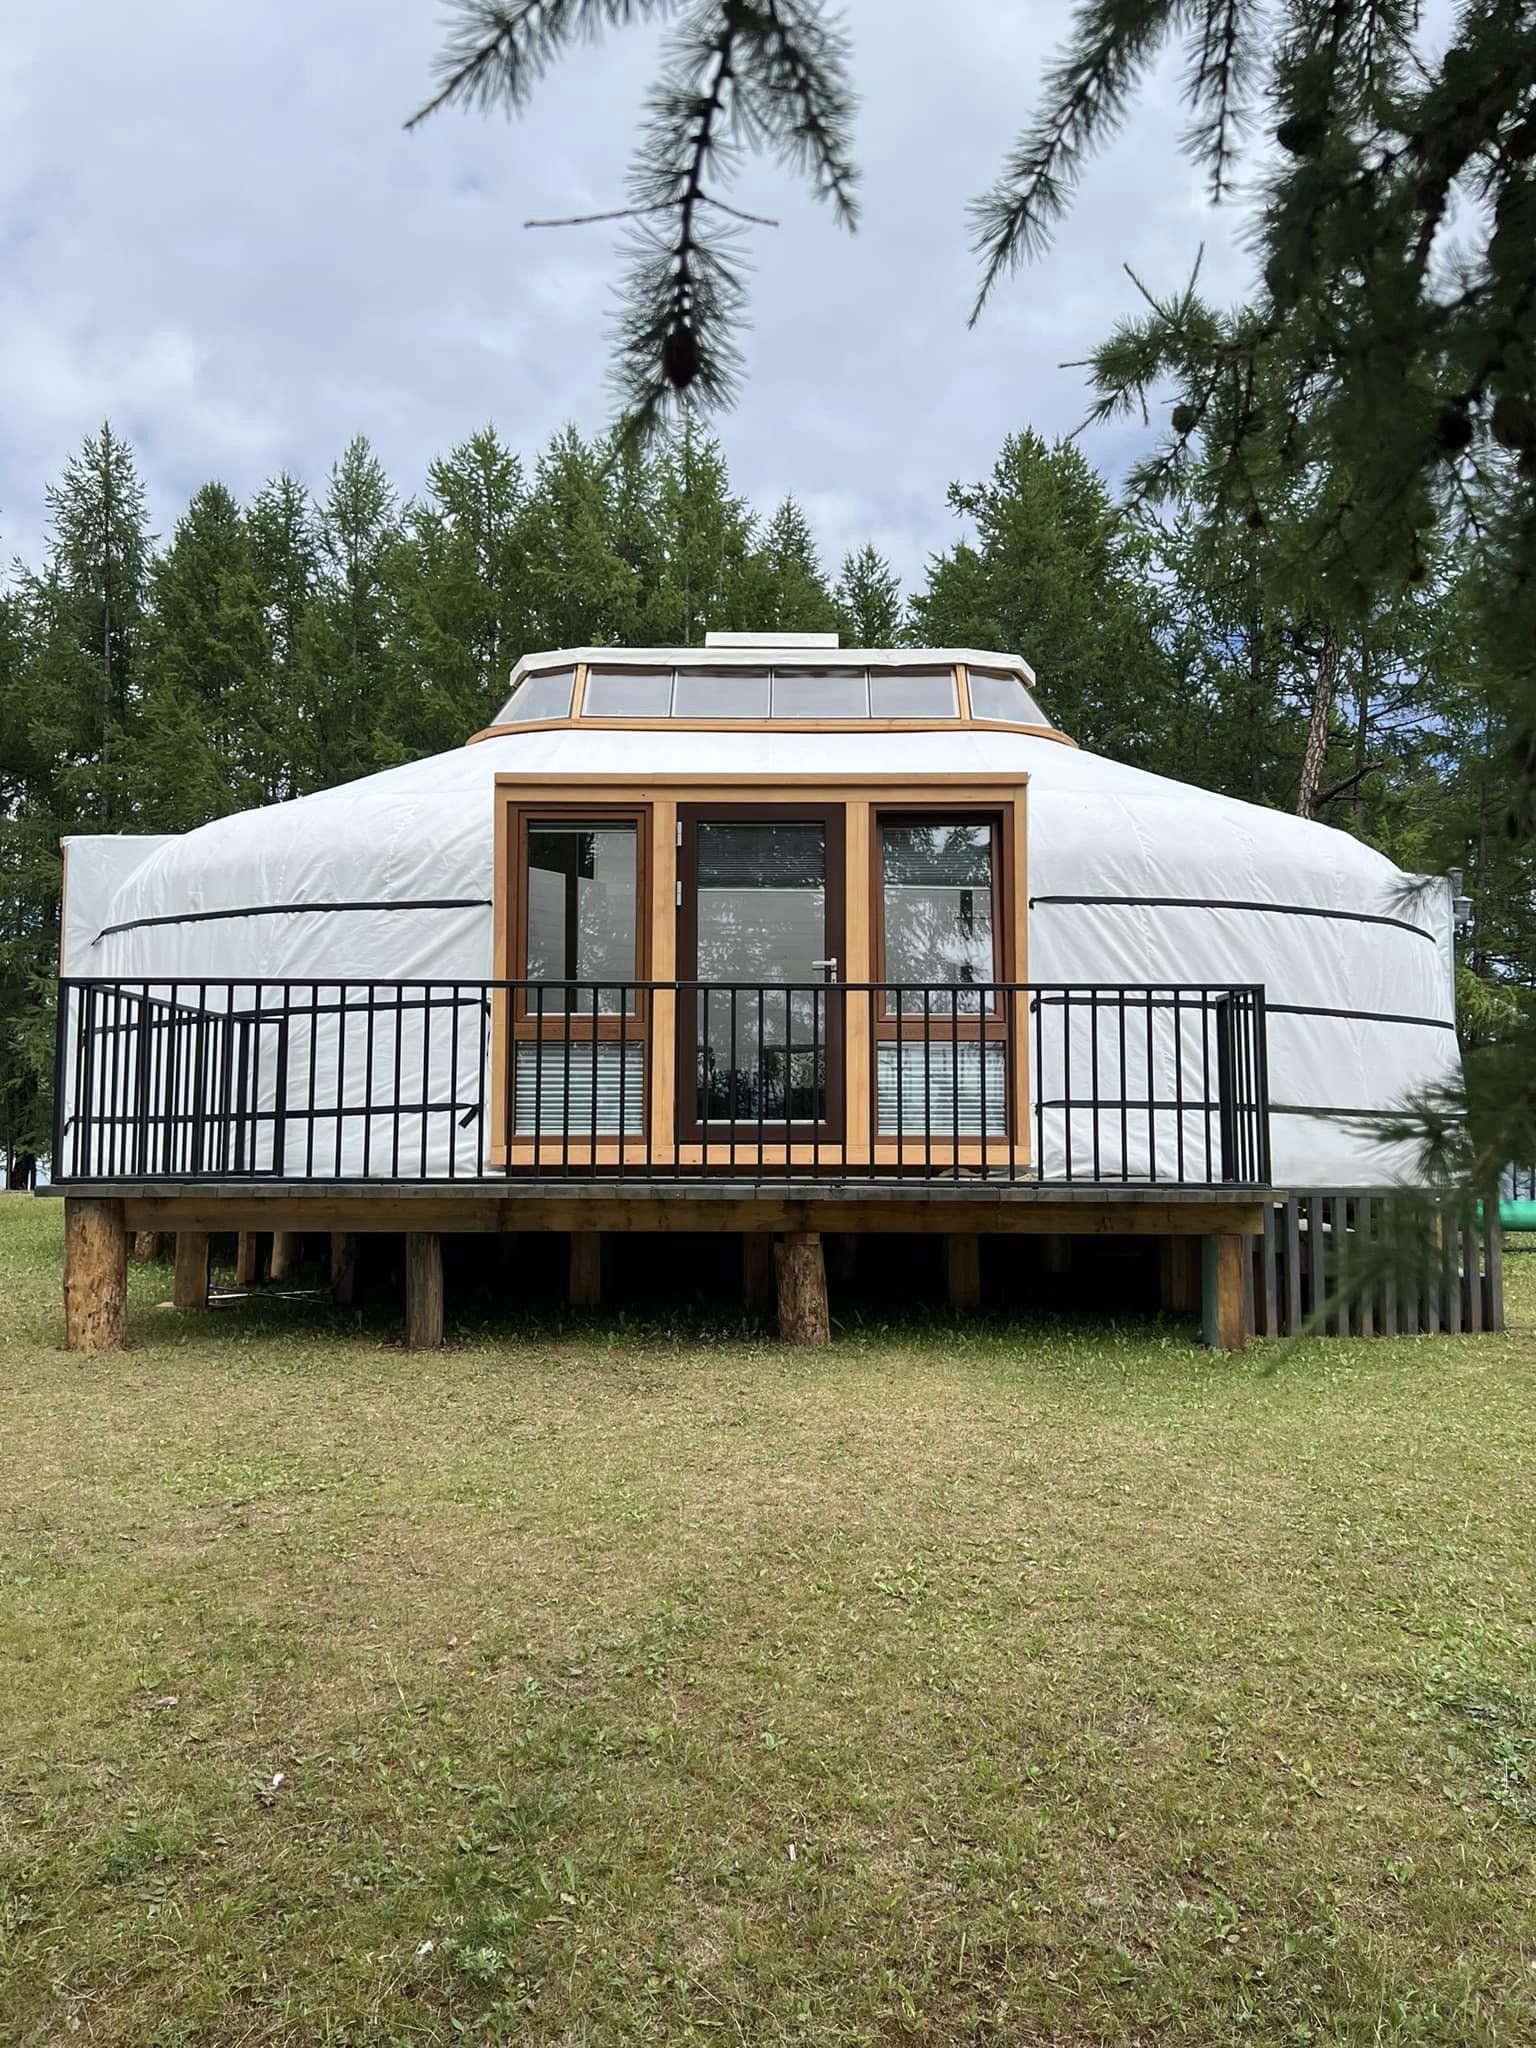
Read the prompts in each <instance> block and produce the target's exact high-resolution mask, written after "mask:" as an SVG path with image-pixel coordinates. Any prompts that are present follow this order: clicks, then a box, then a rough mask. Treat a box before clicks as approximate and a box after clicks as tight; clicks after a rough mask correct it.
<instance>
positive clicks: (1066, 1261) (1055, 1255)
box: [1040, 1230, 1072, 1278]
mask: <svg viewBox="0 0 1536 2048" xmlns="http://www.w3.org/2000/svg"><path fill="white" fill-rule="evenodd" d="M1040 1248H1041V1250H1042V1251H1043V1252H1044V1254H1045V1270H1046V1272H1047V1273H1049V1274H1051V1275H1052V1277H1053V1278H1059V1277H1060V1276H1061V1275H1062V1274H1063V1273H1070V1272H1071V1270H1072V1240H1071V1238H1070V1237H1068V1236H1066V1235H1065V1234H1064V1233H1063V1232H1062V1231H1059V1230H1051V1231H1047V1233H1046V1234H1045V1236H1044V1237H1043V1238H1042V1239H1041V1240H1040Z"/></svg>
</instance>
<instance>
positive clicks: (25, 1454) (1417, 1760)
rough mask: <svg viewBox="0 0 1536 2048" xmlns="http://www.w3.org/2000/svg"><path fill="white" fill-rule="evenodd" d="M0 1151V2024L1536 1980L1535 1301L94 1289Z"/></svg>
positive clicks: (1524, 1292) (1447, 1986)
mask: <svg viewBox="0 0 1536 2048" xmlns="http://www.w3.org/2000/svg"><path fill="white" fill-rule="evenodd" d="M60 1209H61V1205H59V1204H56V1203H52V1202H34V1201H31V1200H29V1199H27V1198H25V1197H16V1196H6V1197H0V1292H3V1307H4V1314H3V1320H0V1380H3V1406H0V1416H3V1423H0V1454H3V1484H0V1569H3V1597H0V2041H3V2042H5V2043H13V2042H14V2043H25V2044H29V2048H30V2044H42V2043H48V2044H60V2043H65V2042H74V2041H79V2042H82V2043H107V2042H110V2043H123V2044H129V2043H131V2044H134V2048H145V2044H159V2048H170V2044H182V2043H185V2044H192V2043H220V2044H224V2043H228V2044H231V2048H235V2044H262V2043H275V2042H281V2043H292V2044H299V2043H303V2044H306V2048H308V2044H313V2043H330V2044H340V2043H351V2044H357V2048H362V2044H369V2048H374V2044H377V2048H386V2044H406V2043H409V2044H421V2048H424V2044H428V2043H439V2042H441V2043H449V2042H456V2041H459V2040H464V2039H468V2040H471V2041H506V2042H518V2043H534V2044H538V2043H550V2044H553V2043H560V2044H562V2048H576V2044H606V2043H614V2044H618V2043H626V2044H627V2043H633V2042H650V2041H667V2042H674V2041H678V2042H680V2041H694V2040H697V2041H706V2040H708V2041H719V2042H722V2043H732V2042H737V2043H739V2042H753V2043H758V2042H775V2043H776V2042H786V2043H788V2042H801V2043H806V2044H816V2048H822V2044H835V2043H844V2042H892V2043H895V2042H929V2043H941V2042H942V2043H950V2042H989V2043H991V2042H996V2043H1020V2044H1036V2043H1045V2042H1053V2043H1071V2044H1078V2043H1090V2042H1102V2043H1116V2044H1121V2043H1135V2042H1140V2043H1146V2044H1151V2043H1154V2042H1155V2043H1159V2044H1161V2043H1167V2042H1180V2043H1183V2042H1193V2043H1215V2042H1223V2043H1225V2042H1233V2043H1255V2044H1258V2043H1265V2044H1267V2043H1275V2044H1279V2043H1287V2044H1289V2043H1320V2044H1321V2043H1351V2044H1353V2043H1359V2044H1362V2048H1364V2044H1373V2048H1375V2044H1382V2043H1392V2044H1397V2043H1405V2042H1436V2043H1448V2044H1449V2043H1455V2044H1462V2043H1483V2042H1509V2043H1525V2042H1529V2041H1531V2040H1533V2039H1536V1534H1533V1532H1536V1406H1533V1399H1532V1396H1533V1392H1536V1335H1533V1329H1532V1323H1533V1316H1536V1248H1527V1249H1521V1248H1519V1247H1517V1246H1512V1247H1511V1251H1510V1255H1509V1259H1508V1268H1509V1272H1510V1275H1511V1287H1510V1293H1511V1310H1512V1328H1511V1331H1510V1333H1509V1334H1507V1335H1506V1336H1503V1337H1499V1338H1473V1337H1465V1338H1451V1337H1447V1338H1423V1339H1415V1340H1404V1341H1399V1342H1393V1343H1385V1342H1383V1343H1376V1344H1363V1343H1350V1342H1338V1341H1335V1342H1331V1343H1314V1344H1310V1345H1306V1346H1302V1347H1296V1348H1294V1349H1291V1350H1289V1351H1286V1352H1284V1353H1280V1354H1277V1353H1275V1352H1274V1351H1273V1350H1266V1349H1265V1347H1260V1348H1259V1349H1258V1350H1257V1351H1255V1352H1254V1353H1253V1354H1251V1355H1250V1356H1248V1357H1247V1358H1244V1359H1241V1360H1237V1361H1229V1360H1223V1359H1220V1358H1215V1357H1212V1356H1210V1355H1209V1354H1205V1353H1202V1352H1200V1351H1198V1350H1196V1349H1194V1348H1192V1347H1191V1345H1190V1343H1189V1340H1188V1333H1187V1331H1186V1330H1184V1329H1182V1328H1180V1329H1171V1328H1164V1327H1161V1326H1159V1325H1157V1324H1151V1323H1148V1324H1142V1325H1127V1326H1123V1327H1118V1328H1116V1327H1110V1326H1106V1325H1101V1326H1094V1327H1077V1328H1066V1327H1063V1326H1060V1325H1056V1326H1045V1327H1031V1326H1028V1325H1025V1324H1014V1325H1006V1326H1005V1325H1002V1324H997V1323H979V1324H977V1325H974V1326H972V1327H969V1328H967V1327H964V1326H960V1325H955V1326H949V1325H927V1326H924V1327H921V1328H919V1327H916V1326H914V1327H912V1328H911V1329H909V1330H907V1331H906V1332H905V1333H902V1332H897V1333H896V1334H894V1335H892V1334H891V1333H885V1334H884V1335H881V1336H878V1337H876V1336H873V1335H866V1336H862V1337H857V1338H849V1339H845V1340H844V1341H842V1342H839V1343H837V1344H835V1345H834V1346H833V1347H832V1349H830V1350H829V1351H826V1352H823V1353H814V1354H804V1353H786V1352H784V1351H781V1350H780V1349H779V1348H778V1347H777V1346H776V1345H775V1344H774V1343H772V1342H770V1341H768V1340H767V1339H766V1338H764V1339H760V1340H759V1339H753V1338H750V1337H743V1336H740V1335H737V1336H730V1335H725V1336H719V1335H717V1336H708V1335H705V1336H699V1335H688V1334H684V1335H674V1334H669V1333H664V1332H663V1333H658V1332H656V1331H646V1330H638V1331H637V1330H634V1329H628V1330H626V1329H623V1328H617V1327H614V1326H611V1325H605V1324H601V1323H599V1324H593V1325H590V1326H588V1327H585V1328H582V1327H569V1326H568V1327H564V1328H562V1327H560V1326H559V1325H558V1324H556V1323H554V1322H550V1323H548V1324H545V1325H542V1326H538V1325H535V1326H531V1327H530V1328H528V1329H518V1330H516V1331H510V1330H509V1331H501V1332H496V1331H486V1330H477V1331H474V1332H471V1333H467V1334H464V1335H462V1336H461V1337H460V1339H459V1340H458V1341H457V1342H456V1343H455V1345H454V1346H453V1348H451V1349H450V1350H448V1351H446V1352H445V1353H443V1354H442V1355H441V1356H437V1357H422V1356H411V1355H407V1354H406V1353H404V1352H403V1351H401V1350H400V1349H399V1348H397V1346H396V1344H395V1343H394V1341H393V1338H394V1326H393V1325H392V1324H391V1325H386V1324H382V1323H381V1324H380V1325H378V1326H377V1327H373V1326H371V1325H370V1324H368V1323H367V1322H366V1321H364V1322H362V1323H359V1320H358V1319H357V1318H356V1317H355V1316H353V1315H350V1314H345V1313H340V1312H327V1311H321V1310H316V1309H313V1308H304V1307H302V1306H298V1307H296V1306H294V1305H292V1304H288V1305H283V1304H276V1303H274V1304H256V1305H253V1306H250V1307H247V1308H243V1309H238V1310H220V1311H218V1312H217V1313H215V1314H214V1315H212V1316H206V1317H193V1316H178V1315H175V1314H169V1313H167V1314H162V1313H157V1312H156V1310H155V1308H154V1303H155V1302H156V1301H157V1300H159V1299H161V1298H163V1297H164V1296H165V1295H166V1294H168V1292H169V1282H168V1272H167V1270H166V1269H160V1270H158V1271H156V1270H154V1269H147V1270H144V1269H138V1270H135V1272H134V1275H133V1309H132V1314H131V1317H130V1325H129V1328H130V1336H131V1340H132V1345H133V1348H132V1350H131V1351H130V1352H129V1353H127V1354H126V1355H123V1356H118V1357H105V1358H93V1359H79V1358H74V1357H70V1356H67V1355H66V1354H65V1353H63V1352H62V1351H60V1350H59V1349H57V1345H58V1343H59V1336H60V1315H59V1307H58V1293H59V1240H60V1225H61V1215H60Z"/></svg>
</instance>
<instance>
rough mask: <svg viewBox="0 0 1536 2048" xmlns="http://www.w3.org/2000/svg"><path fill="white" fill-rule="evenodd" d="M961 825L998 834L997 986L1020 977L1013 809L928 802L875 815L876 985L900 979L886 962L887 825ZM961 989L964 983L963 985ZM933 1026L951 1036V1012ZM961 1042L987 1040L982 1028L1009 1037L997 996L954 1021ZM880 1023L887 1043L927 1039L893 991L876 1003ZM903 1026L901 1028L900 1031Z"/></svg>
mask: <svg viewBox="0 0 1536 2048" xmlns="http://www.w3.org/2000/svg"><path fill="white" fill-rule="evenodd" d="M950 818H952V819H954V820H955V821H956V822H957V823H971V822H977V823H985V824H987V825H989V826H990V827H991V831H992V892H991V893H992V957H993V973H992V975H991V979H992V981H993V982H1006V981H1014V980H1016V979H1017V975H1016V973H1015V970H1014V961H1013V922H1014V917H1013V913H1014V905H1013V901H1012V896H1011V889H1012V883H1013V859H1014V850H1013V843H1012V840H1013V810H1012V806H1011V805H1007V804H1002V805H999V804H988V803H976V804H966V803H942V802H935V803H922V804H902V805H900V806H894V805H887V804H877V805H875V806H874V807H873V810H872V813H871V816H870V831H869V865H870V877H869V885H870V912H869V931H870V955H871V961H870V964H871V968H872V972H871V974H870V980H871V981H876V982H883V981H891V980H894V979H895V977H894V976H893V975H891V974H889V973H888V972H887V961H886V958H885V828H886V826H887V825H916V824H925V823H927V824H933V823H937V822H940V821H943V820H945V819H950ZM955 985H956V987H957V988H960V987H963V986H964V983H960V982H957V983H956V984H955ZM926 1022H927V1023H929V1024H942V1025H943V1027H944V1030H945V1034H946V1036H947V1035H948V1034H949V1030H950V1023H951V1012H950V1011H948V1010H946V1009H943V1008H939V1009H936V1010H934V1011H933V1013H932V1015H931V1017H930V1018H929V1019H927V1020H926ZM954 1022H955V1025H956V1026H957V1028H958V1032H959V1035H960V1037H962V1038H976V1037H978V1036H981V1035H982V1026H983V1025H985V1026H986V1027H987V1029H986V1033H985V1035H986V1036H987V1037H988V1038H997V1037H1002V1036H1004V1035H1005V1034H1004V1030H1003V1017H1002V1008H1001V1004H1000V1001H999V999H998V996H997V994H996V993H995V991H994V993H993V994H992V995H991V996H990V997H989V998H988V1000H987V1004H986V1008H985V1009H984V1010H979V1011H978V1012H977V1014H976V1015H975V1016H973V1017H967V1016H965V1015H964V1014H961V1015H959V1016H958V1017H956V1018H955V1019H954ZM876 1024H877V1027H878V1030H879V1035H880V1037H882V1038H896V1037H901V1038H921V1037H922V1036H923V1034H924V1030H925V1020H924V1019H923V1018H922V1017H920V1016H919V1017H909V1016H898V1013H897V1010H896V1007H895V1005H894V1003H893V1001H892V999H891V996H890V991H889V990H887V989H882V990H881V992H880V997H879V1001H878V1003H877V1004H876ZM898 1026H899V1027H900V1028H899V1029H898Z"/></svg>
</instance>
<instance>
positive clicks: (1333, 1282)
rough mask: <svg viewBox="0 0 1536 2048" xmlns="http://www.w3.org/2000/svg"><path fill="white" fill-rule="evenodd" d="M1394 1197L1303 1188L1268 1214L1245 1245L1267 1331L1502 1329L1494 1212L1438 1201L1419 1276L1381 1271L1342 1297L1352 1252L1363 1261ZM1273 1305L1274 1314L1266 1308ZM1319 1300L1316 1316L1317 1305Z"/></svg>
mask: <svg viewBox="0 0 1536 2048" xmlns="http://www.w3.org/2000/svg"><path fill="white" fill-rule="evenodd" d="M1396 1202H1397V1198H1396V1197H1395V1195H1394V1194H1393V1193H1392V1191H1391V1190H1390V1189H1383V1190H1380V1191H1377V1192H1371V1193H1361V1194H1345V1193H1336V1192H1332V1191H1330V1190H1327V1189H1316V1190H1309V1191H1308V1192H1307V1193H1306V1194H1305V1195H1303V1196H1295V1195H1292V1196H1289V1197H1287V1199H1286V1200H1285V1201H1284V1202H1283V1203H1277V1204H1276V1206H1275V1207H1274V1209H1272V1210H1270V1211H1269V1212H1267V1214H1266V1221H1265V1228H1264V1235H1263V1236H1262V1237H1259V1238H1253V1239H1251V1240H1250V1241H1249V1243H1250V1261H1251V1271H1252V1286H1253V1292H1254V1305H1255V1311H1256V1314H1255V1320H1256V1323H1257V1326H1258V1328H1259V1330H1260V1331H1261V1333H1262V1334H1264V1335H1266V1336H1277V1337H1294V1336H1298V1335H1300V1334H1301V1333H1302V1332H1303V1330H1305V1329H1306V1328H1307V1326H1308V1325H1309V1324H1312V1326H1313V1334H1314V1335H1327V1336H1341V1337H1343V1336H1351V1335H1353V1336H1357V1337H1417V1336H1435V1335H1437V1334H1439V1333H1440V1332H1442V1331H1443V1332H1445V1333H1446V1334H1448V1335H1452V1336H1455V1335H1459V1334H1461V1333H1467V1334H1478V1335H1480V1334H1483V1333H1485V1332H1489V1331H1494V1330H1498V1329H1502V1327H1503V1295H1504V1289H1503V1260H1502V1256H1501V1254H1502V1245H1501V1243H1500V1240H1499V1226H1498V1221H1497V1219H1496V1217H1490V1216H1484V1217H1483V1218H1482V1219H1481V1220H1479V1219H1478V1218H1477V1217H1476V1216H1463V1215H1460V1214H1458V1212H1457V1208H1456V1205H1455V1204H1454V1203H1452V1202H1449V1201H1447V1202H1443V1203H1440V1204H1438V1205H1436V1207H1435V1209H1434V1212H1433V1215H1434V1222H1433V1228H1434V1241H1433V1244H1432V1246H1431V1247H1430V1257H1429V1258H1428V1260H1427V1262H1426V1265H1425V1269H1424V1273H1423V1276H1422V1280H1414V1279H1412V1278H1400V1277H1399V1276H1398V1275H1396V1274H1394V1273H1391V1272H1385V1273H1380V1274H1378V1275H1376V1276H1375V1277H1373V1279H1372V1281H1371V1284H1370V1285H1369V1287H1368V1288H1367V1289H1366V1290H1365V1291H1364V1292H1363V1293H1360V1294H1357V1295H1356V1296H1355V1298H1354V1299H1353V1300H1352V1301H1351V1302H1349V1303H1344V1302H1342V1301H1339V1300H1337V1298H1336V1295H1337V1289H1338V1287H1339V1284H1340V1280H1341V1278H1342V1277H1344V1276H1345V1275H1347V1273H1348V1271H1349V1268H1350V1266H1351V1264H1352V1263H1353V1262H1354V1261H1355V1260H1356V1259H1362V1260H1369V1259H1370V1258H1371V1256H1372V1254H1373V1253H1374V1252H1376V1251H1377V1250H1379V1248H1380V1246H1381V1245H1382V1243H1383V1242H1384V1241H1385V1240H1386V1239H1387V1238H1388V1237H1389V1236H1390V1235H1391V1233H1392V1230H1393V1228H1394V1225H1395V1222H1396ZM1271 1304H1273V1313H1271ZM1325 1308H1326V1311H1327V1312H1326V1315H1325V1316H1324V1317H1323V1319H1322V1320H1321V1322H1320V1323H1319V1322H1315V1321H1314V1319H1315V1318H1316V1317H1317V1316H1318V1311H1319V1310H1321V1309H1325Z"/></svg>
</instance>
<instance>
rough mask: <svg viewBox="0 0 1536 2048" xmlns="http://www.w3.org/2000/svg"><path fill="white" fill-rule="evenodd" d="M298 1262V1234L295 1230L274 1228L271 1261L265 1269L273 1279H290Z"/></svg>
mask: <svg viewBox="0 0 1536 2048" xmlns="http://www.w3.org/2000/svg"><path fill="white" fill-rule="evenodd" d="M298 1263H299V1234H298V1232H297V1231H296V1230H274V1231H273V1233H272V1263H271V1265H270V1266H269V1267H268V1269H267V1271H268V1274H269V1276H270V1277H271V1278H272V1279H273V1280H291V1279H292V1278H293V1270H294V1267H295V1266H297V1264H298Z"/></svg>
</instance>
